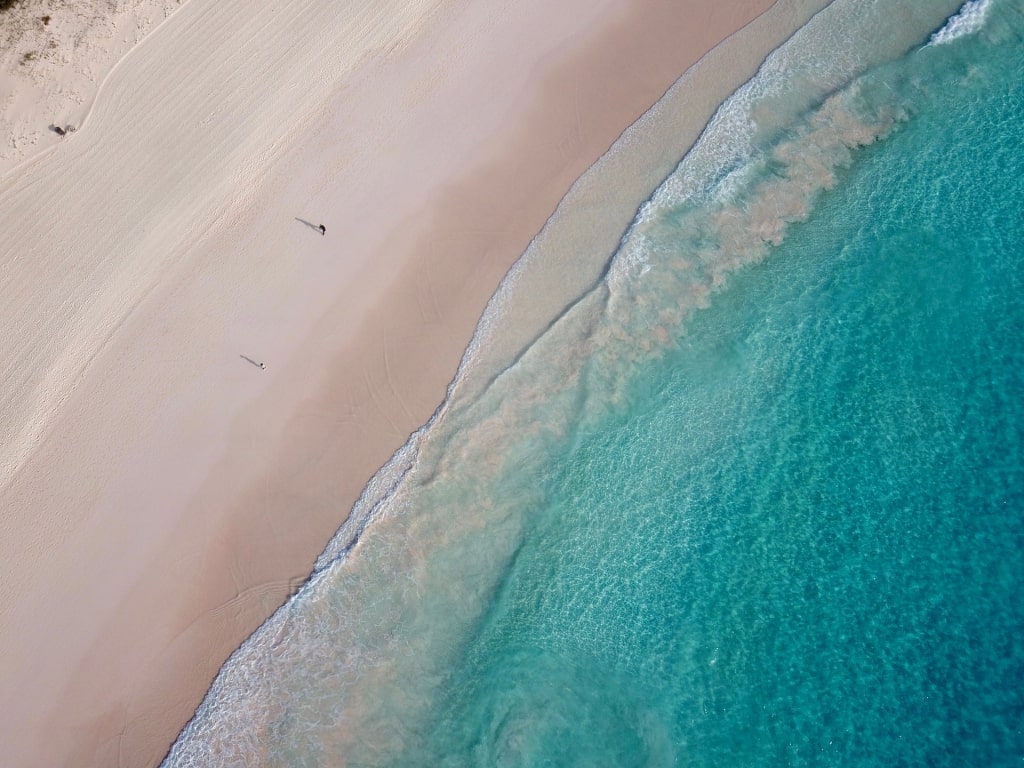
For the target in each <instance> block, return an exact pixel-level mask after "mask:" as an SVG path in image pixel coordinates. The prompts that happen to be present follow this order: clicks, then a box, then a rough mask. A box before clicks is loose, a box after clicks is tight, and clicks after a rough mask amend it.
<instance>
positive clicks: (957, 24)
mask: <svg viewBox="0 0 1024 768" xmlns="http://www.w3.org/2000/svg"><path fill="white" fill-rule="evenodd" d="M991 7H992V0H968V2H966V3H964V5H963V7H962V8H961V9H960V10H959V11H958V12H957V14H956V15H955V16H953V17H951V18H950V19H949V21H947V22H946V26H944V27H943V28H942V29H940V30H939V31H938V32H936V33H935V34H934V35H932V37H931V40H930V41H929V45H942V44H943V43H949V42H952V41H953V40H956V39H957V38H959V37H963V36H964V35H973V34H974V33H975V32H977V31H978V30H979V29H981V28H982V27H983V26H985V20H986V19H987V18H988V13H989V10H990V9H991Z"/></svg>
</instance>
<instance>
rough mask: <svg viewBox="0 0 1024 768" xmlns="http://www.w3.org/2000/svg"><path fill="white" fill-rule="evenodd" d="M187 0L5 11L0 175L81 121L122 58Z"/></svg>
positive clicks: (0, 47)
mask: <svg viewBox="0 0 1024 768" xmlns="http://www.w3.org/2000/svg"><path fill="white" fill-rule="evenodd" d="M181 3H182V0H75V2H70V3H69V2H66V0H21V4H20V6H18V7H17V8H15V9H11V10H8V11H6V12H0V137H2V143H0V175H3V174H4V173H6V172H7V171H9V170H10V169H11V168H14V167H15V166H16V165H18V163H20V162H22V161H23V160H25V158H26V157H29V156H30V155H33V154H36V153H38V152H39V151H40V150H41V149H44V148H46V147H51V146H54V145H55V144H56V143H57V142H58V141H60V136H59V135H58V134H57V133H55V132H54V131H53V130H51V126H57V127H60V128H68V127H69V126H70V127H72V128H77V127H78V126H79V125H81V123H82V120H83V119H84V118H85V116H86V115H87V114H88V112H89V109H90V108H91V107H92V104H93V101H94V100H95V98H96V91H97V89H98V88H99V86H100V84H101V83H102V82H103V79H104V78H105V77H106V76H107V74H108V73H109V72H110V70H111V69H112V68H113V67H114V65H115V64H116V63H117V62H118V61H119V60H120V59H121V58H123V57H124V55H125V54H126V53H127V52H128V51H130V50H131V49H132V48H134V47H135V46H136V45H138V43H139V42H140V41H141V40H142V38H143V37H145V36H146V35H147V34H149V33H150V32H151V31H152V30H154V29H156V27H157V26H159V25H160V24H161V23H162V22H163V21H164V19H166V18H167V17H168V16H170V15H171V13H173V12H174V11H175V10H177V9H178V7H179V6H180V5H181Z"/></svg>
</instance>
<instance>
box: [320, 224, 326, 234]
mask: <svg viewBox="0 0 1024 768" xmlns="http://www.w3.org/2000/svg"><path fill="white" fill-rule="evenodd" d="M320 234H321V235H326V234H327V227H325V226H324V225H323V224H321V225H320Z"/></svg>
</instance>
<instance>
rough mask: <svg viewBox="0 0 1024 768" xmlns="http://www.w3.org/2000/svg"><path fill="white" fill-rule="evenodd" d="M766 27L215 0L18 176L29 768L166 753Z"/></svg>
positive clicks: (6, 273)
mask: <svg viewBox="0 0 1024 768" xmlns="http://www.w3.org/2000/svg"><path fill="white" fill-rule="evenodd" d="M767 5H769V2H768V0H735V1H734V2H731V3H728V4H723V3H721V2H718V1H717V0H681V2H668V0H632V1H630V0H600V1H595V0H566V1H565V2H561V3H558V4H552V3H550V2H544V1H542V0H517V1H516V2H514V3H509V2H503V1H502V0H474V1H473V2H468V1H466V2H463V1H462V0H418V2H410V1H409V0H352V1H351V2H346V3H344V4H339V3H337V2H331V1H330V0H290V1H289V2H285V1H284V0H190V1H189V2H188V3H187V4H185V5H183V6H182V7H181V9H180V10H179V11H178V12H176V13H174V14H173V15H171V16H170V17H169V18H168V19H167V20H166V21H165V22H164V23H163V24H162V25H161V26H160V27H159V29H158V30H157V31H156V32H155V33H154V34H152V35H150V36H149V37H147V38H146V39H145V41H144V42H143V43H142V44H141V45H140V46H138V47H137V49H136V50H134V51H133V52H132V53H131V54H130V55H129V56H128V57H127V58H125V59H124V60H123V61H121V62H120V63H119V64H118V65H117V66H116V67H115V68H114V69H113V71H112V72H111V73H110V75H109V76H108V77H107V79H106V81H105V82H104V84H103V87H102V90H101V93H100V95H99V97H98V98H97V100H96V104H95V107H94V109H93V111H92V112H91V113H90V114H89V116H88V118H87V119H86V120H85V121H84V123H83V124H82V126H81V128H80V129H79V130H78V131H77V132H75V133H74V134H72V135H70V136H69V137H67V138H66V139H64V140H62V141H57V142H55V143H54V146H53V148H52V149H50V150H48V151H45V152H42V153H41V154H39V155H38V156H36V157H35V158H34V159H30V160H28V161H27V162H25V163H24V164H22V165H21V166H19V167H18V168H17V169H16V170H15V171H13V172H10V173H8V174H7V175H5V176H4V177H2V178H0V328H2V329H3V331H2V333H0V382H2V384H0V425H2V426H0V563H3V568H2V571H0V681H2V683H0V713H2V715H3V716H2V717H0V744H3V745H4V753H5V764H6V765H12V766H30V765H40V766H43V765H46V766H53V765H64V764H67V765H72V764H73V765H76V766H89V765H112V764H117V763H121V764H125V765H151V764H153V763H154V761H156V760H159V758H160V757H161V755H162V754H163V751H164V750H165V749H166V747H167V745H168V744H169V742H170V740H171V738H173V735H174V734H175V733H176V732H177V730H178V728H180V727H181V725H182V724H183V723H184V721H185V720H186V719H187V717H188V716H189V715H190V714H191V712H192V710H193V709H194V707H195V706H196V704H197V703H198V701H199V698H200V697H201V695H202V692H203V691H204V690H205V688H206V686H207V685H208V683H209V680H210V678H211V676H212V675H213V674H214V673H215V671H216V669H217V668H218V666H219V665H220V664H221V663H222V662H223V660H224V658H225V657H226V655H227V654H228V653H229V652H230V651H231V650H232V649H233V648H234V647H236V646H237V644H238V643H239V642H240V641H241V640H242V639H243V638H244V637H245V636H246V634H247V633H248V632H250V631H251V630H252V629H253V628H254V627H255V626H256V625H257V624H258V623H259V621H261V620H262V619H263V618H264V617H265V616H266V615H267V613H268V612H269V611H270V610H272V609H273V608H274V607H275V606H276V605H277V604H279V603H280V601H281V600H282V599H284V597H285V596H286V595H287V594H288V592H289V591H290V590H291V589H292V587H293V586H294V584H295V583H296V582H297V581H298V580H301V579H302V577H303V576H304V574H305V573H307V572H308V569H309V567H310V565H311V564H312V561H313V558H314V557H315V555H316V554H317V552H318V551H319V550H320V548H321V547H322V546H323V544H324V543H325V542H326V540H327V538H328V537H329V535H330V534H331V533H332V532H333V530H334V529H335V527H336V526H337V525H338V524H339V523H340V522H341V520H342V519H343V518H344V516H345V513H346V512H347V510H348V508H349V507H350V505H351V503H352V502H353V501H354V499H355V497H356V495H357V494H358V492H359V490H360V489H361V488H362V486H363V485H364V484H365V482H366V480H367V479H368V477H369V475H370V474H371V473H372V472H373V470H374V469H376V467H378V466H380V465H381V463H383V461H384V460H385V459H386V458H387V457H388V455H389V454H390V453H391V451H393V450H395V449H396V448H397V447H398V446H399V445H400V444H401V443H402V442H403V441H404V440H405V438H406V436H407V435H408V434H409V433H410V431H411V430H413V429H415V428H416V427H417V426H419V425H420V424H421V423H423V421H424V420H425V419H426V418H427V417H428V416H429V414H430V413H431V411H432V410H433V409H434V407H435V406H436V405H437V403H438V401H439V399H440V397H441V396H442V394H443V391H444V386H445V384H446V383H447V382H448V381H449V380H450V378H451V375H452V373H453V372H454V370H455V367H456V365H457V363H458V359H459V356H460V354H461V351H462V349H463V348H464V347H465V344H466V342H467V341H468V339H469V336H470V334H471V332H472V328H473V325H474V323H475V321H476V319H477V317H478V316H479V313H480V311H481V309H482V307H483V305H484V303H485V302H486V300H487V297H488V296H489V295H490V294H491V292H492V291H493V290H494V287H495V286H496V284H497V282H498V280H499V279H500V278H501V276H502V275H503V274H504V272H505V271H506V270H507V269H508V267H509V265H510V264H511V263H512V261H513V260H514V259H515V258H516V256H517V255H518V254H519V253H521V252H522V251H523V249H524V248H525V247H526V245H527V244H528V242H529V240H530V238H531V237H532V236H533V234H534V233H536V232H537V230H538V229H539V228H540V227H541V226H542V224H543V223H544V220H545V219H546V218H547V216H548V215H549V214H550V213H551V211H552V210H553V209H554V207H555V205H556V204H557V202H558V200H559V199H560V198H561V197H562V195H563V194H564V193H565V191H566V190H567V189H568V188H569V186H570V184H571V183H572V181H573V180H574V179H575V178H577V177H578V176H579V174H580V173H582V172H583V170H585V169H586V168H587V166H588V165H590V164H591V163H592V162H593V161H594V160H595V159H596V158H597V157H598V156H599V155H600V153H601V152H603V151H604V150H605V149H606V148H607V147H608V146H609V145H610V143H611V142H612V141H613V140H614V139H615V137H616V136H617V135H618V134H619V133H620V132H621V131H622V130H623V129H624V128H625V127H626V126H627V125H629V123H631V122H632V121H633V120H635V119H636V118H637V117H638V116H639V115H640V114H641V112H642V111H643V110H644V109H646V108H647V107H648V106H649V105H650V104H652V103H653V102H654V101H655V100H656V99H657V98H658V97H659V96H660V95H661V93H662V92H663V91H664V90H665V89H666V88H667V87H668V86H669V85H670V84H671V83H672V82H673V81H674V80H675V78H676V77H678V75H679V74H680V73H681V72H682V71H683V70H684V69H685V68H686V67H687V66H689V64H691V63H692V62H693V61H695V60H696V58H697V57H698V56H700V55H701V54H702V53H703V52H704V51H706V50H707V49H708V48H709V47H710V46H711V45H713V44H714V43H716V42H717V41H718V40H720V39H722V38H723V37H724V36H725V35H726V34H728V33H729V32H731V31H733V30H734V29H736V28H738V27H740V26H741V25H743V24H744V23H746V22H747V21H749V20H750V19H751V18H753V17H754V16H755V15H756V14H757V13H759V12H760V11H762V10H763V9H764V8H765V7H766V6H767ZM53 23H54V22H53V21H51V25H52V24H53ZM304 221H305V222H308V223H310V224H319V223H324V224H325V225H326V226H327V236H326V237H322V236H321V235H320V234H319V233H318V232H317V231H315V230H314V229H313V228H312V227H311V226H308V225H307V224H306V223H304ZM243 356H245V357H243ZM246 358H249V359H251V360H252V361H256V362H264V363H265V364H266V369H265V370H264V369H260V368H258V367H256V366H255V365H253V364H251V363H250V362H249V361H247V359H246Z"/></svg>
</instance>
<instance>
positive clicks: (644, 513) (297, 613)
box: [167, 0, 1024, 766]
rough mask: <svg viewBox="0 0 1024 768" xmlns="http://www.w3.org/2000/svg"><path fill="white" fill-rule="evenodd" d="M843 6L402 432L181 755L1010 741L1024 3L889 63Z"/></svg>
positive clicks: (1021, 600) (399, 759) (931, 759)
mask: <svg viewBox="0 0 1024 768" xmlns="http://www.w3.org/2000/svg"><path fill="white" fill-rule="evenodd" d="M867 5H868V4H867V3H861V4H854V3H846V4H845V5H843V4H842V3H841V2H837V3H834V4H833V6H830V8H829V9H827V10H826V12H823V14H821V15H820V17H816V19H815V24H817V25H818V26H816V27H815V26H814V25H813V24H812V25H809V28H805V31H802V34H803V36H802V37H801V35H797V36H795V37H794V39H793V40H792V41H790V43H788V44H787V46H784V47H783V49H780V51H778V52H776V54H775V55H773V57H772V58H771V59H769V62H767V63H766V65H765V67H764V68H763V70H762V72H761V73H760V74H759V75H758V77H757V78H755V80H754V81H751V83H750V84H748V87H747V88H746V90H744V91H741V92H740V93H738V94H737V96H736V97H734V99H733V100H732V102H731V103H727V104H726V105H724V106H723V109H722V111H721V112H720V114H719V116H718V117H716V118H715V121H713V123H712V125H711V126H710V127H709V129H708V132H707V134H706V136H705V138H704V139H703V140H702V142H701V144H699V145H698V147H697V148H696V149H695V150H694V151H693V152H691V153H690V155H688V157H687V159H685V160H684V161H683V162H682V163H681V164H680V166H679V168H678V169H677V171H676V172H675V173H674V174H673V176H672V177H671V178H670V179H668V180H667V181H666V183H665V185H663V186H662V187H661V188H660V189H659V190H658V191H656V192H655V193H654V194H653V196H652V198H651V200H650V201H649V202H648V203H647V204H646V205H645V206H644V208H643V209H642V210H641V211H640V212H639V214H638V215H637V218H636V220H635V221H634V224H633V226H632V227H631V230H630V232H629V233H627V235H626V237H625V238H624V240H623V244H622V246H621V248H620V249H619V251H618V252H617V253H616V254H615V256H614V258H613V260H612V261H611V263H610V264H609V266H608V270H607V272H606V275H605V277H604V279H603V280H602V281H601V282H600V284H599V285H597V286H596V287H595V288H594V289H593V290H592V291H591V292H590V293H588V294H587V295H586V296H584V297H583V298H581V299H580V301H579V302H577V303H576V304H575V305H574V306H573V307H572V308H571V309H570V310H569V311H567V312H566V314H565V315H564V316H563V317H562V318H560V319H559V320H558V322H556V323H554V324H553V325H552V327H551V328H550V329H549V330H548V331H547V332H546V333H545V334H543V335H542V336H541V337H540V338H539V339H538V340H537V341H536V342H535V343H534V344H533V345H532V346H531V347H530V348H529V349H528V350H526V351H525V352H524V354H523V355H521V356H520V357H519V358H518V359H517V360H516V361H515V363H514V364H513V365H512V366H510V367H509V368H508V369H507V370H505V371H503V372H502V373H501V374H500V375H499V376H498V377H496V378H495V379H494V380H493V381H492V382H490V384H489V385H488V386H487V387H485V388H483V389H482V391H480V392H479V393H478V394H474V396H473V397H471V398H468V399H467V400H466V401H465V402H461V401H459V400H458V398H457V397H453V398H452V400H451V401H450V402H449V403H448V404H447V405H446V407H445V408H444V409H443V410H442V411H441V412H440V413H439V415H438V417H437V418H436V419H435V421H434V422H433V423H432V424H431V425H429V426H428V427H427V428H426V429H425V430H423V431H422V432H421V433H419V434H418V435H417V436H416V437H415V438H414V440H413V441H412V442H411V443H410V445H409V446H407V447H406V449H404V450H403V452H400V454H399V455H398V456H396V460H395V462H394V463H393V466H392V467H391V468H390V471H389V472H385V473H382V474H381V475H380V476H379V477H378V478H377V479H376V480H375V483H374V485H372V486H371V488H369V489H368V490H367V493H366V495H365V496H364V498H363V500H362V502H361V504H360V505H359V506H358V507H357V510H356V513H355V514H354V516H353V518H352V520H351V521H350V522H349V523H348V524H346V526H345V527H344V528H343V529H342V530H341V531H340V532H339V534H338V537H337V538H336V539H335V541H334V542H332V545H331V546H330V547H329V548H328V550H327V551H326V552H325V553H324V555H323V556H322V557H321V560H320V562H319V563H318V570H317V572H316V573H315V575H314V577H313V578H312V579H311V581H310V583H309V584H308V585H307V586H306V587H305V588H304V589H303V590H302V591H301V592H300V594H299V595H298V596H297V597H296V598H295V599H294V600H293V601H291V602H290V603H289V604H288V605H287V606H285V607H284V608H283V609H281V611H279V612H278V613H277V614H275V616H274V617H273V618H272V619H271V620H270V621H269V622H268V623H267V625H265V627H264V628H263V629H262V630H260V632H258V633H257V634H256V635H254V637H253V638H252V639H251V640H250V641H249V642H248V643H247V644H246V645H245V646H243V648H242V649H240V650H239V652H238V653H237V654H236V655H235V657H233V659H232V661H231V662H229V664H228V665H227V666H226V667H225V669H224V671H223V672H222V674H221V675H220V677H219V678H218V680H217V682H216V683H215V685H214V687H213V689H212V690H211V692H210V695H209V696H208V698H207V701H206V702H205V703H204V705H203V707H202V709H201V710H200V711H199V713H198V714H197V716H196V719H195V720H194V721H193V722H192V723H191V724H190V725H189V727H188V728H187V729H186V731H185V733H184V734H183V736H182V737H181V739H180V740H179V742H178V743H177V744H176V745H175V747H174V748H173V750H172V752H171V754H170V755H169V757H168V759H167V765H174V766H188V765H191V766H211V765H239V766H240V765H268V766H328V765H330V766H337V765H349V766H357V765H358V766H364V765H366V766H369V765H373V766H674V765H686V766H746V765H787V766H790V765H791V766H805V765H808V766H809V765H858V766H895V765H908V766H909V765H921V766H942V765H948V766H964V765H970V766H1011V765H1018V766H1019V765H1022V764H1024V594H1022V588H1024V3H1022V2H1020V1H1019V0H975V1H974V2H969V3H967V5H965V6H964V8H963V9H961V11H960V14H959V15H958V16H957V17H955V18H954V19H953V20H951V21H950V22H949V23H947V24H946V25H945V26H943V22H942V19H944V18H945V13H943V14H940V18H939V21H938V24H937V25H936V26H935V27H934V29H939V28H942V31H940V32H938V33H937V34H936V35H934V36H932V37H931V38H930V39H929V37H928V36H927V35H925V37H924V38H922V39H917V40H915V41H908V44H907V46H905V50H904V51H901V52H900V55H897V56H881V55H879V56H878V57H877V59H878V60H875V61H872V60H870V57H868V58H864V59H858V58H857V55H859V54H857V51H858V49H857V44H856V39H855V38H851V40H852V42H850V43H849V44H848V46H847V48H846V49H844V48H843V43H842V42H841V40H845V39H846V35H847V31H848V27H846V26H844V25H845V24H847V22H846V21H844V20H843V19H844V18H845V17H842V16H841V14H842V13H844V12H851V11H850V9H853V10H852V13H854V14H855V15H857V14H862V13H863V8H865V7H866V6H867ZM844 9H845V11H844ZM878 13H881V14H883V15H884V13H886V9H879V10H878ZM829 14H832V15H829ZM829 30H831V31H832V33H834V34H836V35H837V36H836V37H835V38H834V39H829V37H828V34H826V33H828V32H829ZM867 34H870V31H869V32H868V33H867ZM880 34H881V33H880ZM815 45H817V46H818V47H817V48H816V47H815ZM844 50H846V51H847V53H844ZM850 51H852V53H849V52H850ZM716 131H717V133H716Z"/></svg>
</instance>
